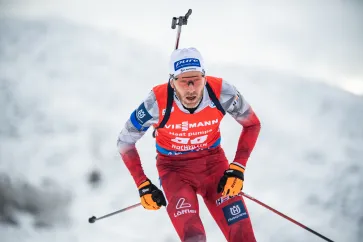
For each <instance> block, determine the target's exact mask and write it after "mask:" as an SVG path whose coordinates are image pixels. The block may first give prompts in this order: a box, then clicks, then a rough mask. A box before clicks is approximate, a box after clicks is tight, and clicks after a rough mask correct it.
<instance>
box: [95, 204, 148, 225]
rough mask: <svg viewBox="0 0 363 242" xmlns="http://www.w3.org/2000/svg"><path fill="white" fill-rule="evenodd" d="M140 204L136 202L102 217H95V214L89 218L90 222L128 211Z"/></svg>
mask: <svg viewBox="0 0 363 242" xmlns="http://www.w3.org/2000/svg"><path fill="white" fill-rule="evenodd" d="M140 205H141V203H136V204H134V205H131V206H128V207H126V208H123V209H120V210H118V211H115V212H113V213H109V214H106V215H104V216H102V217H99V218H97V217H95V216H92V217H90V218H89V219H88V222H89V223H94V222H96V221H97V220H101V219H104V218H107V217H111V216H113V215H115V214H118V213H122V212H125V211H127V210H130V209H133V208H136V207H138V206H140Z"/></svg>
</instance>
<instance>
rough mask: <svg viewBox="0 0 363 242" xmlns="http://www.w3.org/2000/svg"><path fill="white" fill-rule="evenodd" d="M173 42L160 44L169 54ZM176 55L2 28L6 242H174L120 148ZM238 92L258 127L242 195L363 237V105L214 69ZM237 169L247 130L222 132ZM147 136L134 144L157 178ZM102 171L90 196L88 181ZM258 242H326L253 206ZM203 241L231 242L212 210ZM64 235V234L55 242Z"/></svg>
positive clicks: (77, 33) (53, 29) (274, 78)
mask: <svg viewBox="0 0 363 242" xmlns="http://www.w3.org/2000/svg"><path fill="white" fill-rule="evenodd" d="M172 45H173V43H170V44H168V45H167V46H166V48H172ZM167 64H168V57H167V56H163V55H161V54H159V52H158V51H157V50H155V49H154V48H153V47H152V46H144V45H140V44H138V43H137V42H136V41H134V40H132V39H128V38H126V37H125V36H119V35H117V34H115V33H110V32H102V31H100V30H95V29H90V28H86V27H82V26H74V25H73V24H71V23H65V22H63V21H61V20H49V19H48V20H47V21H44V20H39V21H25V20H20V19H5V18H3V19H0V108H1V110H2V114H1V116H0V173H1V174H2V175H1V176H0V177H1V180H0V182H1V183H0V193H1V195H2V196H0V216H1V218H2V219H1V220H2V221H3V222H2V223H0V234H1V241H2V242H3V241H4V242H13V241H29V242H35V241H49V240H50V239H52V240H53V241H82V242H83V241H87V242H96V241H110V242H112V241H130V242H134V241H163V242H164V241H165V242H167V241H168V242H172V241H178V239H177V237H176V234H175V232H174V231H173V228H172V225H171V224H170V223H169V219H168V217H167V215H166V213H165V210H162V211H159V212H153V211H145V210H143V209H142V208H136V209H134V210H131V211H128V212H125V213H124V214H122V215H119V216H115V217H112V218H109V219H107V220H103V221H100V222H98V223H96V224H94V225H90V224H88V223H87V219H88V217H90V216H91V215H96V216H100V215H103V214H105V213H108V212H112V211H114V210H117V209H120V208H122V207H125V206H128V205H131V204H134V203H136V202H138V193H137V190H136V188H135V186H134V184H133V181H132V179H131V176H130V175H129V174H128V171H127V170H126V168H125V166H124V165H123V164H122V161H121V160H120V158H119V155H118V153H117V149H116V139H117V135H118V132H119V131H120V130H121V128H122V126H123V124H124V122H125V121H126V119H127V118H128V116H129V114H130V113H131V112H132V111H133V109H134V108H136V107H137V106H138V105H139V103H140V102H141V100H142V99H143V98H144V97H145V95H146V94H147V93H148V92H149V90H150V89H151V87H152V86H153V85H156V84H159V83H161V82H164V81H165V80H166V78H167ZM207 71H208V72H209V73H208V74H210V75H217V76H222V77H225V78H226V79H228V80H229V81H231V82H233V83H234V84H235V85H236V86H237V87H238V88H239V90H240V91H241V93H242V94H243V95H244V96H245V98H246V99H247V100H248V101H249V102H250V104H251V105H252V106H253V107H254V109H255V111H256V112H257V114H258V115H259V116H260V119H261V121H262V126H263V128H262V131H261V136H260V138H259V141H258V143H257V146H256V149H255V150H254V152H253V155H252V157H251V159H250V162H249V163H248V168H247V172H246V183H245V192H247V193H248V194H250V195H252V196H254V197H255V198H257V199H260V200H261V201H263V202H265V203H267V204H268V205H270V206H272V207H274V208H276V209H278V210H280V211H281V212H284V213H286V214H287V215H289V216H291V217H293V218H295V219H296V220H298V221H300V222H301V223H303V224H305V225H307V226H309V227H311V228H312V229H315V230H317V231H318V232H321V233H322V234H324V235H326V236H328V237H330V238H332V239H333V240H336V241H353V242H354V241H359V238H361V237H362V236H363V229H362V228H363V205H362V204H363V195H362V193H361V190H362V189H361V187H362V186H363V175H362V174H363V165H362V159H363V148H362V147H363V127H362V123H363V98H362V97H358V96H354V95H352V94H349V93H346V92H344V91H341V90H338V89H333V88H330V87H328V86H326V85H323V84H318V83H317V82H312V81H311V80H307V79H304V78H303V77H302V76H301V77H299V76H290V75H288V74H286V73H280V72H274V71H271V70H270V71H269V70H261V69H255V68H247V67H239V66H220V65H209V67H208V68H207ZM221 129H222V133H223V138H222V139H223V141H222V146H223V147H224V148H225V150H226V153H227V156H228V157H229V158H230V159H232V158H233V155H234V152H235V147H236V145H237V139H238V135H236V133H237V132H238V131H239V130H240V127H239V126H238V124H237V123H236V122H235V121H234V120H233V119H232V118H230V117H227V118H226V119H225V120H224V122H223V123H222V127H221ZM153 142H154V141H153V139H152V137H151V132H150V133H147V135H146V136H145V137H143V138H142V140H140V142H139V143H138V148H139V151H140V155H141V158H142V160H143V162H144V169H145V172H146V174H147V175H149V177H150V178H151V179H153V180H156V179H157V173H156V169H155V161H154V157H155V150H154V143H153ZM93 170H99V171H100V172H101V182H100V184H99V185H98V186H91V185H90V184H89V182H88V176H89V174H90V172H92V171H93ZM247 205H248V209H249V211H250V213H251V217H252V221H253V224H254V227H255V232H256V236H257V239H258V241H286V242H287V241H301V242H303V241H321V240H320V239H319V238H317V237H316V236H314V235H312V234H311V233H309V232H307V231H304V230H303V229H301V228H299V227H298V226H296V225H294V224H292V223H290V222H288V221H286V220H284V219H283V218H281V217H278V216H277V215H275V214H273V213H272V212H270V211H268V210H266V209H265V208H263V207H261V206H259V205H257V204H255V203H253V202H250V201H247ZM201 217H202V220H203V222H204V224H205V228H206V231H207V232H208V241H217V242H218V241H224V239H223V237H222V234H221V232H219V230H218V229H217V227H216V225H215V224H214V221H213V220H212V218H211V216H210V215H209V214H208V213H207V211H206V209H205V207H204V206H203V205H202V206H201ZM55 236H56V237H55Z"/></svg>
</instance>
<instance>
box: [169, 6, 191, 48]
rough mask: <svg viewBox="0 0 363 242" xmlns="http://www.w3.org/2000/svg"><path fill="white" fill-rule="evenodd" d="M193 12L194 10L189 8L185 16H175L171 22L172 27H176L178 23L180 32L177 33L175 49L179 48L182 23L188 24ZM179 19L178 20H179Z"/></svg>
mask: <svg viewBox="0 0 363 242" xmlns="http://www.w3.org/2000/svg"><path fill="white" fill-rule="evenodd" d="M191 14H192V10H191V9H189V10H188V12H187V13H186V14H185V16H180V17H179V18H177V17H173V19H172V22H171V28H172V29H175V27H176V26H177V25H178V32H177V34H176V43H175V49H178V46H179V39H180V34H181V27H182V25H187V24H188V18H189V16H190V15H191ZM177 20H178V21H177Z"/></svg>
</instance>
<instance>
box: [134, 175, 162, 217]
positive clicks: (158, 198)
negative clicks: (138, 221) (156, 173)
mask: <svg viewBox="0 0 363 242" xmlns="http://www.w3.org/2000/svg"><path fill="white" fill-rule="evenodd" d="M138 189H139V194H140V199H141V205H142V206H143V207H144V208H146V209H148V210H158V209H159V208H160V207H161V206H166V200H165V197H164V194H163V192H162V191H161V190H160V189H158V188H157V187H156V186H155V185H154V184H152V183H151V181H150V180H149V179H147V180H146V181H144V182H143V183H141V185H140V186H139V187H138Z"/></svg>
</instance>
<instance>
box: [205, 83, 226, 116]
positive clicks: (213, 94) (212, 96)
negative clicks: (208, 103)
mask: <svg viewBox="0 0 363 242" xmlns="http://www.w3.org/2000/svg"><path fill="white" fill-rule="evenodd" d="M205 86H206V88H207V90H208V95H209V97H210V98H211V99H212V102H213V103H214V105H216V107H217V109H218V110H219V111H220V112H221V113H222V114H223V116H224V115H225V114H226V111H224V109H223V107H222V105H221V103H220V102H219V100H218V98H217V96H216V94H215V93H214V92H213V89H212V88H211V86H210V85H209V83H208V82H207V84H206V85H205Z"/></svg>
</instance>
